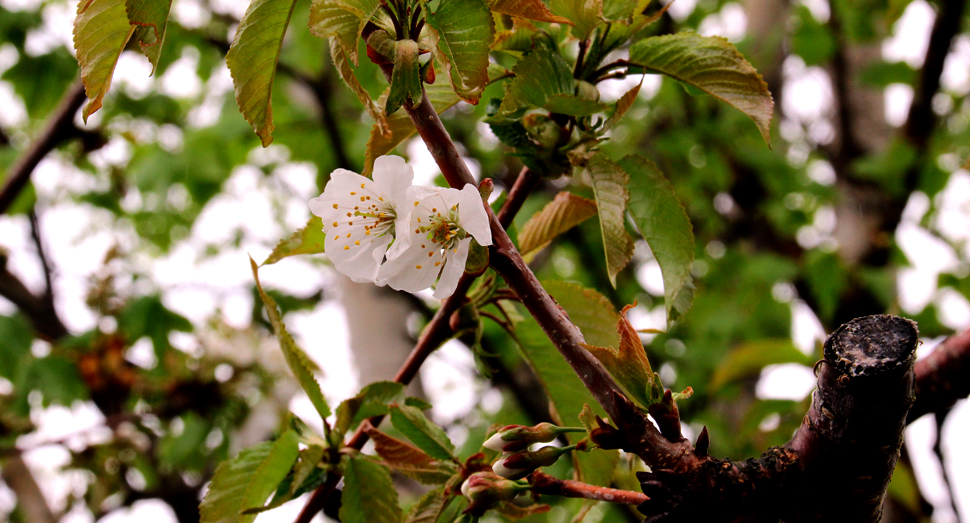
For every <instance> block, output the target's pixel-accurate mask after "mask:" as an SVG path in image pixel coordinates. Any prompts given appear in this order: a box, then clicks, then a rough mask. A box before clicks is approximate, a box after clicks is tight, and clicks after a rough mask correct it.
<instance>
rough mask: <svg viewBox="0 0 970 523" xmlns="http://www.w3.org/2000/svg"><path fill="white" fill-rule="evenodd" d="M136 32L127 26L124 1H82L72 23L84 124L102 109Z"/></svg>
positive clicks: (128, 24) (129, 25)
mask: <svg viewBox="0 0 970 523" xmlns="http://www.w3.org/2000/svg"><path fill="white" fill-rule="evenodd" d="M134 31H135V28H134V27H132V25H131V24H130V23H128V14H127V13H126V12H125V2H124V0H81V1H80V2H78V5H77V17H76V18H75V19H74V50H75V51H77V61H78V64H79V65H80V66H81V81H82V82H83V83H84V92H85V94H87V96H88V100H90V101H89V102H88V105H87V107H85V108H84V112H83V113H81V114H82V116H83V117H84V121H85V122H87V120H88V116H91V115H92V114H94V112H95V111H97V110H98V109H100V108H101V103H102V102H103V101H104V95H106V94H108V89H109V88H110V87H111V76H112V75H113V74H114V69H115V64H117V63H118V57H119V56H121V52H122V51H124V49H125V45H126V44H127V43H128V40H129V39H130V38H131V35H132V33H133V32H134Z"/></svg>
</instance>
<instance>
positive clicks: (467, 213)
mask: <svg viewBox="0 0 970 523" xmlns="http://www.w3.org/2000/svg"><path fill="white" fill-rule="evenodd" d="M458 221H459V225H461V228H462V229H465V231H466V232H468V234H471V235H472V236H473V237H474V238H475V240H476V241H477V242H478V244H479V245H491V244H492V229H491V227H490V225H489V223H488V213H486V212H485V207H484V204H483V203H482V197H481V195H480V194H479V193H478V189H477V188H475V186H474V185H472V184H470V183H469V184H465V187H463V188H462V190H461V200H460V203H459V204H458Z"/></svg>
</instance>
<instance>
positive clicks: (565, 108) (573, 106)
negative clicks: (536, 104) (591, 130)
mask: <svg viewBox="0 0 970 523" xmlns="http://www.w3.org/2000/svg"><path fill="white" fill-rule="evenodd" d="M542 107H543V108H545V109H546V110H548V111H549V112H550V113H558V114H566V115H569V116H592V115H594V114H596V113H602V112H604V111H606V110H607V109H609V108H610V104H605V103H602V102H597V101H596V100H591V99H589V98H581V97H579V96H575V95H572V94H554V95H552V96H550V97H549V99H548V100H546V103H545V104H544V105H543V106H542Z"/></svg>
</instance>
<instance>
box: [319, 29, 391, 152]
mask: <svg viewBox="0 0 970 523" xmlns="http://www.w3.org/2000/svg"><path fill="white" fill-rule="evenodd" d="M330 57H331V58H332V59H333V65H334V67H336V69H337V74H339V75H340V79H341V80H343V81H344V83H345V84H347V87H349V88H350V90H351V91H353V92H354V94H356V95H357V99H359V100H360V103H362V104H364V109H365V110H366V111H367V114H369V115H370V117H371V118H373V119H374V124H375V125H377V127H378V129H380V132H381V134H386V133H387V132H389V131H388V127H387V119H386V118H385V116H384V111H382V110H381V109H380V108H379V107H377V104H375V103H374V100H372V99H371V97H370V93H368V92H367V89H364V86H363V85H360V81H358V80H357V77H356V76H354V69H353V67H351V65H350V63H349V62H348V61H347V53H346V51H345V50H344V48H343V47H342V46H341V45H340V42H338V41H337V39H336V38H331V39H330Z"/></svg>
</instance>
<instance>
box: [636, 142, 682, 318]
mask: <svg viewBox="0 0 970 523" xmlns="http://www.w3.org/2000/svg"><path fill="white" fill-rule="evenodd" d="M619 164H620V167H622V168H623V170H624V171H626V173H627V175H628V176H629V180H630V181H629V183H628V185H627V188H628V189H629V192H630V200H629V201H628V202H627V209H628V210H629V211H630V215H631V216H633V222H634V223H636V225H637V228H638V229H640V234H642V235H643V239H645V240H646V241H647V244H648V245H650V250H651V251H653V256H654V258H656V259H657V263H658V264H660V271H661V273H662V274H663V280H664V301H665V304H666V306H667V323H668V325H669V324H670V323H671V322H674V321H676V320H678V319H679V318H680V317H681V316H683V314H684V313H686V312H687V310H688V309H689V308H690V302H691V299H692V298H693V284H692V283H691V277H690V270H691V265H692V264H693V263H694V232H693V230H692V228H691V224H690V219H689V218H688V217H687V212H686V211H685V210H684V207H683V205H681V204H680V201H679V200H678V199H677V195H676V194H675V193H674V188H673V187H671V185H670V182H668V181H667V179H666V178H665V177H664V175H663V173H661V172H660V169H658V168H657V166H656V165H654V163H653V162H651V161H650V160H647V159H646V158H642V157H640V156H636V155H630V156H627V157H625V158H623V159H622V160H620V162H619Z"/></svg>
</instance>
